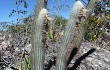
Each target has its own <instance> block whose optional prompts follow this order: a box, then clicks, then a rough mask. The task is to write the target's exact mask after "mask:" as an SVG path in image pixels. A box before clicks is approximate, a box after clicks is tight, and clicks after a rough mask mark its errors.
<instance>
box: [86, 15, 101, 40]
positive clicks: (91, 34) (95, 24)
mask: <svg viewBox="0 0 110 70" xmlns="http://www.w3.org/2000/svg"><path fill="white" fill-rule="evenodd" d="M102 24H103V21H102V20H101V19H100V18H96V17H95V16H92V17H89V23H88V26H87V32H86V36H87V38H88V40H89V41H95V42H96V41H97V39H99V38H101V37H102V35H103V31H101V30H100V27H101V26H102Z"/></svg>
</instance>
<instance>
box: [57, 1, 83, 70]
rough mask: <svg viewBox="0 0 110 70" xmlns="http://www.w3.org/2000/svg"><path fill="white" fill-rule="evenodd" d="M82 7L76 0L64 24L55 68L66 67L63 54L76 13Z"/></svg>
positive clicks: (63, 68)
mask: <svg viewBox="0 0 110 70" xmlns="http://www.w3.org/2000/svg"><path fill="white" fill-rule="evenodd" d="M82 8H84V5H83V4H82V3H81V2H80V1H77V2H76V3H75V4H74V6H73V9H72V12H71V14H70V19H69V21H68V25H67V26H66V29H65V33H64V36H63V39H62V42H61V45H60V50H59V53H58V59H57V64H56V65H57V70H65V67H66V64H65V54H66V49H67V45H68V43H69V42H70V37H71V34H72V30H73V28H74V27H75V23H76V20H77V17H78V14H79V12H80V10H81V9H82Z"/></svg>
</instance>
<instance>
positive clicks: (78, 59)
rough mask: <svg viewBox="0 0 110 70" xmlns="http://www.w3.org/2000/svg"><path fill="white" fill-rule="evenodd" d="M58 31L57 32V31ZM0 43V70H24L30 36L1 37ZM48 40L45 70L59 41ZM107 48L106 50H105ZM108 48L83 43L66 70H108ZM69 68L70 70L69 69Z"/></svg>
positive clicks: (109, 58) (54, 56) (28, 52)
mask: <svg viewBox="0 0 110 70" xmlns="http://www.w3.org/2000/svg"><path fill="white" fill-rule="evenodd" d="M58 31H59V30H58ZM1 38H2V39H1V42H0V51H1V52H0V54H1V60H0V70H12V69H13V68H16V69H18V70H24V69H25V65H24V59H25V58H26V56H25V55H28V56H29V54H30V51H31V44H30V40H31V36H30V35H29V34H25V33H16V34H11V33H9V34H8V33H7V34H5V35H1ZM50 41H51V40H50V39H49V38H48V40H47V42H46V44H47V45H46V46H45V62H44V63H45V69H46V70H49V69H48V64H49V63H52V62H54V61H55V59H56V56H57V52H58V48H59V43H60V40H58V39H57V41H56V42H51V43H50ZM106 47H107V48H106ZM109 49H110V46H105V47H104V48H100V47H99V45H96V44H94V43H91V42H88V41H83V42H82V44H81V47H80V49H79V51H78V53H77V55H76V56H75V57H74V60H72V61H71V63H70V64H69V65H68V70H73V69H77V70H110V54H109V53H110V50H109ZM53 64H54V63H53ZM70 67H71V68H70Z"/></svg>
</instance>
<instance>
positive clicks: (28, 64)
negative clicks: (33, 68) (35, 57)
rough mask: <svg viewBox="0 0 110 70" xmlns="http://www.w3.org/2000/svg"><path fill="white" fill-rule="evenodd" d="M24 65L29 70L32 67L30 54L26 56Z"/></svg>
mask: <svg viewBox="0 0 110 70" xmlns="http://www.w3.org/2000/svg"><path fill="white" fill-rule="evenodd" d="M24 65H25V70H29V68H30V57H29V56H25V58H24Z"/></svg>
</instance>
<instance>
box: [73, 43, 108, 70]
mask: <svg viewBox="0 0 110 70" xmlns="http://www.w3.org/2000/svg"><path fill="white" fill-rule="evenodd" d="M91 48H95V49H96V50H95V51H94V52H93V53H92V54H90V55H89V56H87V57H86V58H85V59H83V60H82V61H81V63H80V65H79V67H78V69H77V70H110V54H109V53H110V51H108V50H106V49H103V48H100V47H98V46H97V45H95V44H93V43H90V42H83V43H82V44H81V47H80V49H79V51H78V54H77V55H76V56H75V58H74V62H75V60H76V59H78V58H79V57H80V56H82V55H84V54H85V53H87V52H88V51H89V50H90V49H91Z"/></svg>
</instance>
